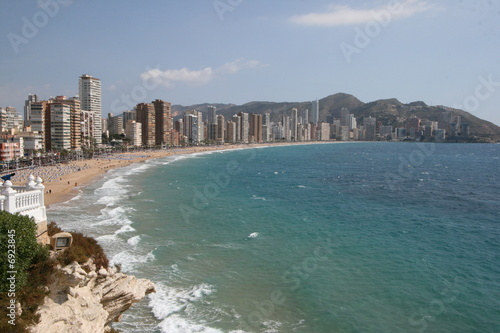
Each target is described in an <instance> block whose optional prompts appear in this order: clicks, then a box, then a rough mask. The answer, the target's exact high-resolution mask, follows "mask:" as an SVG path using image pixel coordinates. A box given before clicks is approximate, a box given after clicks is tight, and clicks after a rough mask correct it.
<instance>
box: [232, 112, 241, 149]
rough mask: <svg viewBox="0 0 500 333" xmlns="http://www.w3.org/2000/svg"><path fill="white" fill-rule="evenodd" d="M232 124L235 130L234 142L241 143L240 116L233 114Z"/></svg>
mask: <svg viewBox="0 0 500 333" xmlns="http://www.w3.org/2000/svg"><path fill="white" fill-rule="evenodd" d="M233 122H234V126H235V128H236V137H235V141H234V142H241V116H239V115H236V114H235V115H234V116H233Z"/></svg>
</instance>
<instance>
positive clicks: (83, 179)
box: [2, 142, 319, 207]
mask: <svg viewBox="0 0 500 333" xmlns="http://www.w3.org/2000/svg"><path fill="white" fill-rule="evenodd" d="M309 143H311V144H312V143H314V144H318V143H319V142H309ZM291 144H294V143H290V142H286V143H266V144H235V145H224V146H222V145H221V146H197V147H186V148H174V149H168V150H165V149H163V150H151V151H142V152H129V153H113V154H108V155H105V156H104V155H103V156H99V157H97V158H93V159H86V160H79V161H72V162H69V163H67V164H58V165H54V166H40V167H33V168H29V169H23V170H16V171H12V172H14V173H15V176H14V177H12V179H11V181H12V183H13V184H14V185H25V184H26V183H27V181H28V177H29V176H30V175H33V176H35V177H41V178H42V180H43V185H44V186H45V205H46V206H47V207H49V206H50V205H53V204H56V203H62V202H65V201H68V200H70V199H71V198H73V197H74V196H76V195H77V194H78V193H79V191H80V189H81V188H82V187H83V186H86V185H88V184H89V183H91V182H92V181H94V180H96V179H98V178H99V177H101V176H103V175H104V174H106V172H108V171H109V170H113V169H116V168H122V167H125V166H128V165H130V164H133V163H143V162H145V161H147V160H150V159H156V158H162V157H168V156H172V155H179V154H193V153H200V152H206V151H216V150H227V149H241V148H252V147H264V146H270V145H291ZM295 144H308V142H297V143H295ZM8 173H11V172H6V173H3V174H8ZM3 174H2V175H3Z"/></svg>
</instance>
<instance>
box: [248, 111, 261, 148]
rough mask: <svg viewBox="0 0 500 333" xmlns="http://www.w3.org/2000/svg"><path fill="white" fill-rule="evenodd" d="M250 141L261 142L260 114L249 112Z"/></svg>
mask: <svg viewBox="0 0 500 333" xmlns="http://www.w3.org/2000/svg"><path fill="white" fill-rule="evenodd" d="M249 133H250V134H249V140H250V142H257V143H260V142H262V115H261V114H255V113H250V130H249Z"/></svg>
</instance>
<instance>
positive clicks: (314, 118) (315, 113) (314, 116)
mask: <svg viewBox="0 0 500 333" xmlns="http://www.w3.org/2000/svg"><path fill="white" fill-rule="evenodd" d="M318 121H319V100H315V101H313V102H312V108H311V122H312V123H317V122H318Z"/></svg>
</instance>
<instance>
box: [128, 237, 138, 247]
mask: <svg viewBox="0 0 500 333" xmlns="http://www.w3.org/2000/svg"><path fill="white" fill-rule="evenodd" d="M140 241H141V235H137V236H134V237H130V238H129V239H128V240H127V244H129V245H132V246H137V245H138V244H139V242H140Z"/></svg>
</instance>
